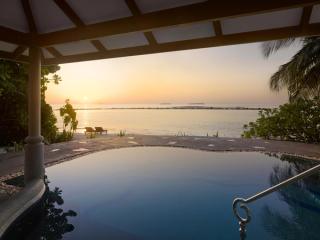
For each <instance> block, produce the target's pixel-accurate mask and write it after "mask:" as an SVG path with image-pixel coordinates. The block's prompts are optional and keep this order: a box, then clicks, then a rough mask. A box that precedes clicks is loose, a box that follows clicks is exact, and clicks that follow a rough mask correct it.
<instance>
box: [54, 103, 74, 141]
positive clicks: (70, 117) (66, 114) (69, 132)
mask: <svg viewBox="0 0 320 240" xmlns="http://www.w3.org/2000/svg"><path fill="white" fill-rule="evenodd" d="M65 103H66V104H65V105H64V106H63V107H61V108H60V116H61V117H62V118H63V131H62V133H59V134H58V135H57V137H56V142H63V141H69V140H71V139H72V138H73V134H74V132H75V131H76V130H77V127H78V120H77V113H76V111H75V110H74V108H73V106H72V105H71V103H70V100H69V99H67V100H66V101H65Z"/></svg>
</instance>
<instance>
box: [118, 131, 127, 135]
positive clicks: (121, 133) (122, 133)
mask: <svg viewBox="0 0 320 240" xmlns="http://www.w3.org/2000/svg"><path fill="white" fill-rule="evenodd" d="M125 135H126V131H125V130H120V131H119V133H118V136H119V137H124V136H125Z"/></svg>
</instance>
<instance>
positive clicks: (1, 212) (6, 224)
mask: <svg viewBox="0 0 320 240" xmlns="http://www.w3.org/2000/svg"><path fill="white" fill-rule="evenodd" d="M45 190H46V186H45V184H44V181H43V180H42V179H37V180H33V181H31V182H30V183H28V185H27V186H25V187H24V188H23V189H22V190H21V192H19V193H17V194H16V195H15V196H14V197H13V198H11V199H8V200H6V201H5V202H3V203H1V204H0V239H1V238H2V237H3V236H4V234H5V233H6V231H7V230H8V229H9V228H10V226H11V225H12V224H13V223H14V222H16V221H17V220H18V219H19V218H20V217H21V216H22V215H23V214H24V213H25V212H26V211H28V210H29V209H30V208H31V207H32V206H34V205H35V204H36V203H38V202H39V201H40V200H41V199H42V196H43V195H44V193H45Z"/></svg>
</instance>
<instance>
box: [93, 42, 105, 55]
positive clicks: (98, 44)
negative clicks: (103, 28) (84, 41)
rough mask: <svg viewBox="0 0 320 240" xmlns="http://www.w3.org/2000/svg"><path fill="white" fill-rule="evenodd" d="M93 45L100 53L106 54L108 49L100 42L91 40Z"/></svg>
mask: <svg viewBox="0 0 320 240" xmlns="http://www.w3.org/2000/svg"><path fill="white" fill-rule="evenodd" d="M90 42H91V44H92V45H93V46H94V47H95V48H96V49H97V50H98V51H99V52H106V51H107V49H106V48H105V47H104V45H103V44H102V43H101V42H100V41H99V40H91V41H90Z"/></svg>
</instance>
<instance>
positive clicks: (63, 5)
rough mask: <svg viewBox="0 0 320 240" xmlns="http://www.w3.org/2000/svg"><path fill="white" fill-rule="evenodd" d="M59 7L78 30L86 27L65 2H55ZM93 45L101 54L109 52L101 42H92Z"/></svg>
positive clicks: (60, 0) (61, 0)
mask: <svg viewBox="0 0 320 240" xmlns="http://www.w3.org/2000/svg"><path fill="white" fill-rule="evenodd" d="M54 2H55V3H56V4H57V5H58V7H59V8H60V9H61V10H62V11H63V12H64V13H65V14H66V16H67V17H68V18H69V19H70V20H71V21H72V22H73V23H74V25H76V26H77V27H78V28H81V27H84V26H85V23H84V22H83V21H82V19H81V18H80V17H79V16H78V15H77V13H76V12H75V11H74V10H73V9H72V8H71V7H70V6H69V4H68V3H67V2H66V1H65V0H54ZM90 42H91V44H92V45H93V46H94V47H95V48H96V49H97V50H98V51H101V52H105V51H107V49H106V48H105V47H104V46H103V44H102V43H101V42H100V41H99V40H91V41H90Z"/></svg>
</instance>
